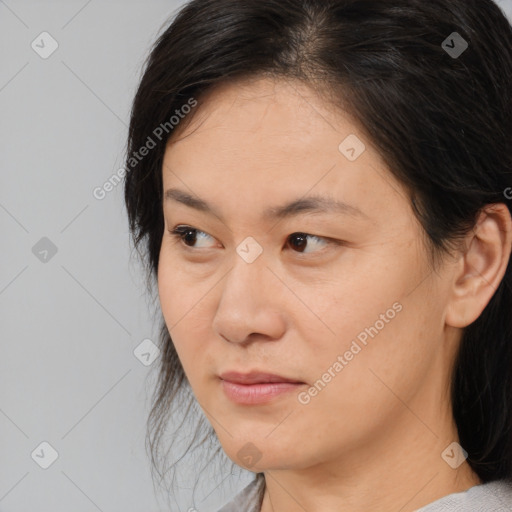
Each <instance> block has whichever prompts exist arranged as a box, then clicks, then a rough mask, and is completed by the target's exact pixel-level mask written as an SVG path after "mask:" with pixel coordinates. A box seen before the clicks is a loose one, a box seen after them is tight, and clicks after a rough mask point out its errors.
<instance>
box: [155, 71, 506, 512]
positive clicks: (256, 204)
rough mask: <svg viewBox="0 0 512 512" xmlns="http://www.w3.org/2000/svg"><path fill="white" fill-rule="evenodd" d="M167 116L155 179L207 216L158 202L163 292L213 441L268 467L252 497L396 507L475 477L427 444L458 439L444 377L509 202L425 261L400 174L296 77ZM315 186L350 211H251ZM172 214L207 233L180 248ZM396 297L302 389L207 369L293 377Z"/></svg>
mask: <svg viewBox="0 0 512 512" xmlns="http://www.w3.org/2000/svg"><path fill="white" fill-rule="evenodd" d="M178 128H179V131H177V132H176V133H175V134H174V136H173V138H172V139H171V141H170V143H169V145H168V147H167V150H166V153H165V158H164V163H163V168H162V178H163V186H164V191H165V190H167V189H170V188H176V189H179V190H181V191H183V192H186V193H189V194H191V195H193V196H194V197H195V198H200V199H202V200H204V201H207V202H208V203H210V204H211V205H212V206H213V207H214V208H215V211H216V214H211V213H208V212H205V211H199V210H197V209H195V208H192V207H190V206H187V205H185V204H182V203H181V202H179V201H176V200H173V199H169V200H166V201H164V204H163V211H164V217H165V231H164V233H163V238H162V247H161V253H160V262H159V268H158V287H159V295H160V302H161V306H162V311H163V315H164V318H165V321H166V324H167V326H168V328H169V331H170V334H171V336H172V339H173V341H174V344H175V346H176V350H177V352H178V355H179V358H180V360H181V363H182V365H183V368H184V370H185V373H186V376H187V378H188V380H189V382H190V385H191V388H192V390H193V392H194V394H195V396H196V398H197V400H198V402H199V404H200V405H201V407H202V408H203V411H204V412H205V414H206V415H207V417H208V419H209V420H210V422H211V424H212V426H213V427H214V429H215V431H216V433H217V435H218V438H219V440H220V443H221V445H222V447H223V449H224V451H225V452H226V454H227V455H228V456H229V457H230V458H231V459H232V460H233V461H235V462H236V463H237V464H239V465H240V466H243V467H246V468H247V469H249V470H251V471H254V472H264V473H265V480H266V491H265V497H264V501H263V505H262V509H261V510H262V512H270V511H273V512H285V511H286V512H296V511H297V512H299V511H300V512H303V511H304V510H307V511H308V512H315V511H318V512H319V511H322V512H331V511H332V512H334V511H339V510H343V511H344V512H356V511H357V512H362V511H369V510H379V511H380V512H387V511H389V512H397V511H398V510H400V512H408V511H413V510H415V509H416V508H419V507H421V506H424V505H427V504H428V503H431V502H433V501H435V500H437V499H439V498H441V497H443V496H445V495H447V494H450V493H453V492H460V491H464V490H466V489H468V488H470V487H472V486H473V485H476V484H479V483H480V480H479V479H478V477H477V475H476V474H475V473H473V472H472V471H471V469H470V467H469V465H468V463H467V462H464V463H462V464H461V465H460V466H459V467H458V468H457V469H452V467H450V466H449V465H448V464H447V463H446V462H445V460H444V459H443V458H442V457H441V454H442V452H443V451H444V450H445V449H446V448H447V447H448V445H450V443H452V442H456V441H458V436H457V430H456V427H455V423H454V420H453V416H452V408H451V403H450V393H449V382H450V377H451V367H452V364H453V360H454V357H455V352H456V349H457V346H458V343H459V341H460V336H461V333H462V329H463V327H465V326H466V325H468V324H469V323H471V322H472V321H473V320H475V319H476V318H477V317H478V316H479V315H480V313H481V312H482V310H483V309H484V307H485V305H486V304H487V303H488V301H489V300H490V298H491V297H492V295H493V293H494V290H495V289H496V287H497V286H498V284H499V282H500V281H501V279H502V278H503V275H504V272H505V269H506V265H507V262H508V258H509V257H510V251H511V245H512V241H511V238H512V236H511V232H512V228H511V224H512V221H511V219H510V214H509V213H508V210H507V209H506V207H505V206H504V205H502V204H501V205H494V206H493V207H492V208H491V207H490V208H489V209H488V210H487V211H486V212H484V213H482V215H481V216H480V218H479V223H478V224H477V226H476V227H475V230H473V232H472V233H470V234H469V235H468V237H467V239H466V240H464V244H463V247H464V250H461V252H460V253H454V254H452V255H451V256H450V257H446V258H445V261H444V262H443V264H442V265H441V266H440V267H439V268H438V269H436V271H433V269H432V267H431V265H430V264H429V259H428V252H427V249H426V247H425V244H424V240H425V236H424V233H423V231H422V228H421V226H420V224H419V223H418V221H417V220H416V218H415V217H414V215H413V212H412V209H411V204H410V200H409V198H408V195H407V193H406V191H405V189H404V188H403V187H402V186H401V185H400V184H399V183H398V182H397V181H396V180H395V179H394V178H393V177H392V175H391V173H390V172H389V171H388V170H387V167H386V165H385V164H384V162H383V160H382V159H381V158H380V156H379V154H378V152H377V151H376V150H375V149H374V148H373V146H372V144H371V143H370V141H369V140H368V139H367V138H366V137H365V135H364V133H362V131H361V130H360V129H359V128H358V127H357V125H356V124H354V123H353V121H352V120H351V118H350V117H349V116H348V115H346V114H344V113H342V112H341V111H335V109H333V107H332V106H330V105H328V104H327V103H326V101H325V100H323V99H322V98H320V97H319V96H317V95H316V94H315V93H314V92H313V91H312V90H311V89H309V88H308V87H306V86H305V85H303V84H299V83H297V82H289V81H282V80H280V81H272V80H270V79H268V78H261V79H258V80H251V81H245V82H240V83H231V84H223V85H222V86H220V87H219V88H217V89H214V90H212V91H210V92H209V93H208V95H207V96H206V98H205V99H204V103H203V104H202V105H200V106H199V107H198V109H197V110H196V112H195V115H194V117H193V118H192V120H191V121H190V123H185V124H183V126H182V127H178ZM349 134H355V135H356V136H357V137H358V138H359V139H360V140H361V141H363V142H364V144H365V146H366V150H365V151H364V152H363V153H362V154H361V155H360V156H359V157H358V158H357V159H356V160H355V161H349V160H348V159H347V158H346V157H345V156H344V155H343V154H342V153H341V152H340V151H339V149H338V146H339V144H340V143H341V142H342V141H343V140H344V139H345V138H346V137H347V135H349ZM313 194H314V195H324V196H325V195H327V196H330V197H332V198H335V199H339V200H343V201H345V202H347V203H349V204H350V205H352V206H354V207H357V208H358V209H359V210H361V211H362V212H363V215H350V214H347V213H344V212H340V211H336V212H314V213H313V212H301V213H299V214H296V215H294V216H291V217H289V218H284V219H281V220H275V219H273V220H271V219H264V218H263V217H262V212H263V211H264V210H266V209H267V208H268V207H270V206H275V207H277V206H280V205H283V204H285V203H288V202H290V201H293V200H295V199H299V198H302V197H303V196H306V197H309V196H311V195H313ZM177 225H187V226H190V227H193V228H195V229H197V230H198V231H200V232H203V233H204V234H202V236H198V237H197V238H196V239H195V240H196V241H194V237H193V236H192V237H191V238H190V237H189V238H188V240H189V243H190V244H191V246H187V245H186V243H185V242H184V241H183V240H182V239H180V238H179V237H176V236H173V235H171V234H170V233H169V230H172V229H173V228H174V227H175V226H177ZM298 232H299V233H307V234H310V235H313V236H312V237H308V238H307V242H306V243H307V246H306V248H305V250H304V252H302V249H303V247H302V246H301V245H300V241H299V242H297V239H296V238H294V237H290V235H292V234H293V233H298ZM249 236H250V237H253V238H254V239H255V240H256V241H257V242H258V243H259V244H260V246H261V247H262V249H263V252H262V253H261V254H260V255H259V257H258V258H257V259H256V260H255V261H253V262H252V263H248V262H246V261H245V260H244V259H243V258H242V257H241V256H240V255H239V254H238V253H237V251H236V248H237V246H238V245H239V244H240V243H241V242H242V241H243V240H244V239H245V238H246V237H249ZM315 236H317V237H320V239H316V238H314V237H315ZM329 239H333V240H339V241H342V242H343V243H341V244H340V245H336V244H329V243H328V242H327V241H328V240H329ZM190 240H191V241H190ZM394 303H399V304H400V305H401V306H402V309H401V311H400V312H398V313H396V315H395V316H394V318H393V319H392V320H389V321H388V322H386V323H385V326H384V327H383V328H382V329H381V330H379V332H378V334H377V335H375V336H374V337H373V338H369V339H368V342H367V345H366V346H362V350H361V351H360V352H358V353H357V355H355V356H354V357H353V358H352V360H350V361H349V362H347V365H346V366H344V367H343V369H342V371H340V372H339V373H337V374H336V376H335V377H334V378H332V379H331V381H330V382H329V383H328V384H327V385H326V386H325V387H324V389H322V391H321V392H319V393H318V394H317V395H316V396H314V397H313V398H311V400H310V401H309V403H307V404H303V403H300V402H299V400H298V392H297V391H294V392H290V393H286V394H284V395H280V396H278V397H275V398H274V399H273V400H272V401H271V402H269V403H267V404H264V405H250V406H248V405H239V404H235V403H233V402H232V401H230V400H229V399H228V398H227V397H226V395H225V394H224V392H223V390H222V386H221V381H220V379H219V374H220V373H222V372H224V371H227V370H237V371H241V372H248V371H250V370H253V369H257V370H261V371H267V372H269V373H277V374H280V375H283V376H286V377H289V378H293V379H296V380H299V381H301V382H304V383H305V384H304V385H303V387H302V388H300V389H301V391H305V390H306V391H307V390H308V389H309V388H310V387H311V386H313V385H314V383H315V382H317V381H318V379H320V378H321V377H322V375H323V374H325V372H326V371H327V369H328V368H329V367H332V366H333V363H334V362H335V361H336V360H337V357H338V356H339V355H343V354H344V353H345V352H346V351H347V350H349V349H350V346H351V343H352V341H353V340H354V339H355V338H356V336H357V335H358V334H359V333H361V331H364V329H365V328H368V327H370V326H374V325H375V323H376V321H377V320H378V319H379V318H381V317H380V315H381V314H384V313H385V312H386V311H387V310H388V309H389V308H392V305H393V304H394ZM247 443H252V445H250V448H247ZM244 446H245V450H252V451H251V453H253V454H258V455H259V456H260V459H259V460H258V461H257V462H256V463H254V464H251V465H250V466H248V465H246V464H245V463H244V460H242V459H241V458H240V457H239V455H238V452H239V450H241V449H242V448H243V447H244Z"/></svg>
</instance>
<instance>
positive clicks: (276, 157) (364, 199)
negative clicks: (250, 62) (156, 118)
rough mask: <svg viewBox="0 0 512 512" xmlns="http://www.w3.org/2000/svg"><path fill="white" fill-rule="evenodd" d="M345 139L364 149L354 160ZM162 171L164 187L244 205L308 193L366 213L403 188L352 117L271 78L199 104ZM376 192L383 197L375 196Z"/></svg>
mask: <svg viewBox="0 0 512 512" xmlns="http://www.w3.org/2000/svg"><path fill="white" fill-rule="evenodd" d="M350 137H352V139H351V138H350ZM347 138H349V140H350V141H354V140H355V141H357V140H358V141H360V142H361V143H362V144H364V146H362V147H364V151H362V153H361V154H360V156H358V158H357V159H356V160H352V161H351V160H350V159H348V158H347V156H346V155H345V154H344V153H342V152H341V150H340V144H342V143H343V141H344V140H346V139H347ZM162 172H163V179H164V187H165V188H168V187H169V186H180V187H181V188H185V189H187V188H188V189H189V190H188V192H189V193H190V192H191V193H196V194H197V195H199V196H201V197H203V198H205V197H210V198H212V197H213V198H214V199H215V198H218V200H219V201H223V202H237V203H238V205H239V206H241V205H242V204H245V205H249V204H251V203H253V204H255V205H256V204H257V205H259V206H261V205H262V204H277V203H279V202H282V199H283V198H289V199H290V200H292V199H297V198H298V197H302V196H305V195H307V194H308V193H309V192H310V191H311V192H314V193H324V194H325V193H328V194H329V196H331V197H336V198H338V199H342V200H346V201H347V202H352V203H353V202H354V200H355V201H357V202H359V203H360V204H361V205H362V209H363V208H364V204H365V203H368V204H369V203H371V202H372V201H373V206H375V205H376V204H375V201H377V205H378V203H379V202H382V203H383V206H384V203H385V201H387V200H388V199H389V197H387V194H393V190H388V189H389V188H390V185H392V189H393V188H394V192H395V193H396V192H397V191H399V189H400V185H399V184H397V183H392V182H393V181H394V180H393V177H392V176H391V175H390V174H389V173H387V172H386V170H385V164H384V162H383V161H382V159H381V158H380V156H379V154H378V153H377V152H376V151H375V150H374V149H373V147H372V145H371V143H370V141H368V140H367V139H366V138H365V136H364V135H363V134H362V133H361V131H360V130H359V129H358V127H357V126H356V125H355V124H354V123H353V122H352V120H351V118H350V117H349V116H348V115H344V114H343V113H342V112H341V111H334V110H333V107H332V105H330V104H328V103H327V102H326V101H325V100H324V99H323V98H321V97H319V96H318V95H317V94H316V93H315V92H314V91H313V90H311V89H310V88H309V87H307V86H305V85H304V84H301V83H298V82H291V81H284V80H283V81H276V80H271V79H268V78H261V79H258V80H247V81H243V82H234V83H225V84H222V85H221V86H219V87H216V88H214V89H212V90H211V91H209V92H208V93H207V94H206V95H205V96H204V97H203V98H201V103H200V105H198V106H197V107H196V109H195V111H194V112H193V117H192V118H191V119H189V120H186V122H185V123H184V124H183V125H182V126H181V127H180V126H178V131H176V132H175V133H174V134H173V137H172V138H171V139H170V141H169V143H168V146H167V149H166V153H165V157H164V164H163V169H162ZM379 192H380V194H381V196H383V197H381V199H376V198H374V197H373V196H375V194H376V193H379ZM274 199H275V200H274ZM349 199H352V200H351V201H349Z"/></svg>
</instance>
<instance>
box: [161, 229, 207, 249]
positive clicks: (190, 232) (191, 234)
mask: <svg viewBox="0 0 512 512" xmlns="http://www.w3.org/2000/svg"><path fill="white" fill-rule="evenodd" d="M169 233H170V234H171V235H173V236H174V237H176V238H179V239H180V240H181V241H182V242H183V243H184V244H185V245H186V246H187V247H193V248H196V247H197V248H209V247H214V245H208V239H210V240H214V238H213V237H212V236H210V235H209V234H208V233H205V232H204V231H200V230H199V229H195V228H192V227H190V226H176V227H175V228H174V229H172V230H169ZM196 242H199V245H194V244H195V243H196Z"/></svg>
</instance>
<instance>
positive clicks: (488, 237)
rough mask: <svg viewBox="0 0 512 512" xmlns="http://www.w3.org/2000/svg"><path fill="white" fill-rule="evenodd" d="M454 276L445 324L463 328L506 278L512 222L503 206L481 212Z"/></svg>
mask: <svg viewBox="0 0 512 512" xmlns="http://www.w3.org/2000/svg"><path fill="white" fill-rule="evenodd" d="M464 242H465V244H464V246H465V248H466V249H465V252H464V254H462V255H461V256H460V260H459V261H458V262H457V265H456V272H455V274H454V280H453V287H452V294H451V297H450V299H449V302H448V305H447V310H446V319H445V320H446V323H447V324H448V325H450V326H452V327H466V326H468V325H469V324H471V323H472V322H474V321H475V320H476V319H477V318H478V317H479V316H480V315H481V313H482V311H483V310H484V309H485V307H486V306H487V304H488V303H489V301H490V300H491V298H492V296H493V295H494V292H495V291H496V289H497V288H498V286H499V284H500V282H501V281H502V279H503V276H504V275H505V271H506V270H507V265H508V262H509V259H510V253H511V250H512V219H511V217H510V212H509V210H508V208H507V206H506V205H505V204H503V203H498V204H490V205H487V206H486V207H485V208H483V209H482V211H481V212H480V214H479V216H478V219H477V222H476V225H475V227H474V228H473V230H472V231H471V232H470V233H469V234H468V235H467V237H466V239H465V241H464Z"/></svg>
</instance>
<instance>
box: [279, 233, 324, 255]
mask: <svg viewBox="0 0 512 512" xmlns="http://www.w3.org/2000/svg"><path fill="white" fill-rule="evenodd" d="M288 241H289V244H290V246H292V247H293V248H294V250H297V251H298V252H302V253H310V252H318V251H319V250H321V249H322V248H324V247H326V246H328V245H329V240H326V239H325V238H321V237H319V236H316V235H308V234H307V233H292V234H291V235H290V236H289V237H288ZM306 249H308V250H306ZM309 249H311V250H309Z"/></svg>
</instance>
